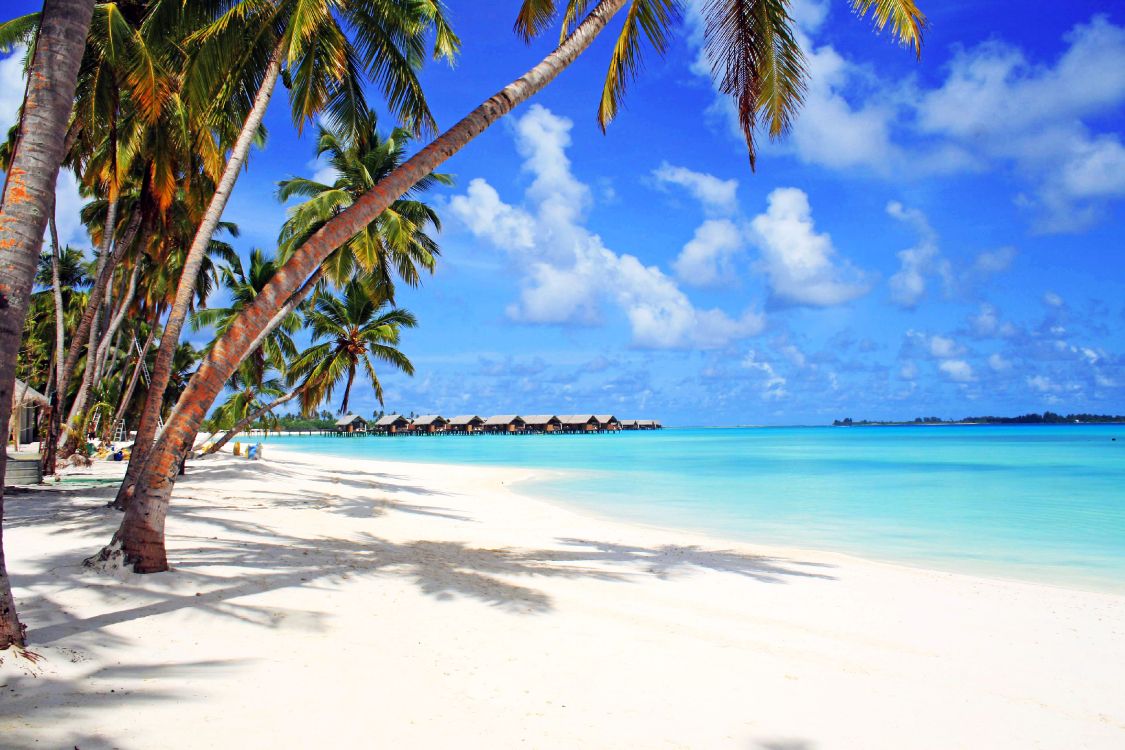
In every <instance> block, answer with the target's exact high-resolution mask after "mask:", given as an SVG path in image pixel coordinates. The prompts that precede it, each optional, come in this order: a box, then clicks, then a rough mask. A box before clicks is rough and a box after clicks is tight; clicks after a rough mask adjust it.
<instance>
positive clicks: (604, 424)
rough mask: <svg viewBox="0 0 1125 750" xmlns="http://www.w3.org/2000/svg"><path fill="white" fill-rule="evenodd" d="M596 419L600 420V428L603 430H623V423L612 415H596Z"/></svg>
mask: <svg viewBox="0 0 1125 750" xmlns="http://www.w3.org/2000/svg"><path fill="white" fill-rule="evenodd" d="M594 418H595V419H597V420H598V427H599V428H601V429H603V430H620V429H621V422H620V421H619V420H618V419H617V417H615V416H613V415H612V414H595V415H594Z"/></svg>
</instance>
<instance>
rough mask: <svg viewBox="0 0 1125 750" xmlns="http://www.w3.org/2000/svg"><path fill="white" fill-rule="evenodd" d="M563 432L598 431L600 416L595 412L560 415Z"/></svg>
mask: <svg viewBox="0 0 1125 750" xmlns="http://www.w3.org/2000/svg"><path fill="white" fill-rule="evenodd" d="M559 421H560V422H561V423H562V431H563V432H596V431H597V430H598V429H599V426H598V425H599V422H598V418H597V417H596V416H595V415H593V414H564V415H561V416H560V417H559Z"/></svg>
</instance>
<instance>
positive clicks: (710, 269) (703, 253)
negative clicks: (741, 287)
mask: <svg viewBox="0 0 1125 750" xmlns="http://www.w3.org/2000/svg"><path fill="white" fill-rule="evenodd" d="M744 244H745V243H744V242H743V237H742V232H741V231H740V230H739V228H738V226H737V225H736V224H735V223H734V222H733V221H730V220H729V219H708V220H707V221H705V222H703V223H702V224H700V225H699V226H698V227H697V228H696V230H695V236H693V237H692V238H691V240H690V241H688V243H687V244H686V245H684V249H683V250H682V251H680V254H679V256H677V258H676V260H675V261H673V262H672V268H674V269H675V270H676V275H677V276H679V277H680V279H682V280H683V281H684V283H686V284H691V285H692V286H716V285H719V284H722V283H723V282H724V281H730V280H731V279H732V278H733V276H734V272H733V268H732V266H731V259H732V258H733V257H734V256H736V255H737V254H739V252H740V251H741V250H742V248H743V246H744Z"/></svg>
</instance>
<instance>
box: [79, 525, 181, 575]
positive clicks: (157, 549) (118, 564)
mask: <svg viewBox="0 0 1125 750" xmlns="http://www.w3.org/2000/svg"><path fill="white" fill-rule="evenodd" d="M149 532H150V533H148V534H143V536H145V537H146V538H145V539H143V540H140V541H138V543H137V544H136V545H130V546H131V547H135V548H136V551H130V550H128V549H126V548H125V545H124V544H123V543H122V542H121V539H120V537H121V532H118V533H117V534H114V536H113V541H111V542H110V543H109V544H108V545H107V546H105V547H102V549H101V550H100V551H99V552H98V553H97V554H96V555H91V556H90V557H87V558H86V559H85V560H83V561H82V564H83V565H85V566H86V567H87V568H90V569H92V570H96V571H98V572H99V573H117V572H120V571H126V570H132V571H133V572H134V573H142V574H143V573H163V572H165V571H167V570H168V569H169V568H168V555H167V553H166V552H165V550H164V540H163V539H161V538H159V537H158V536H157V535H155V534H154V533H151V530H149Z"/></svg>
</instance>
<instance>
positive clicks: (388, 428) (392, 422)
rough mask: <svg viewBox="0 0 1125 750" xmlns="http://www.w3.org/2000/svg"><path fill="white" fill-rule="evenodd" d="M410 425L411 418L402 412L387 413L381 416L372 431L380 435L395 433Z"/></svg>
mask: <svg viewBox="0 0 1125 750" xmlns="http://www.w3.org/2000/svg"><path fill="white" fill-rule="evenodd" d="M408 427H410V420H409V419H407V418H406V417H404V416H402V415H401V414H387V415H385V416H382V417H379V419H378V420H377V421H376V422H375V427H374V428H373V429H372V430H371V431H372V432H375V433H378V434H380V435H394V434H395V433H397V432H402V431H403V430H405V429H407V428H408Z"/></svg>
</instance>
